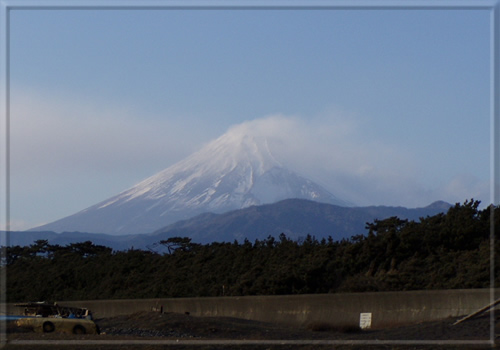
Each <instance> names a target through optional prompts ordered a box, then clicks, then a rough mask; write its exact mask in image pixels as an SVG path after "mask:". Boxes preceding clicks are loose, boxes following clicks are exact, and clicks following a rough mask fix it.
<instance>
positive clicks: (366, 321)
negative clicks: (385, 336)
mask: <svg viewBox="0 0 500 350" xmlns="http://www.w3.org/2000/svg"><path fill="white" fill-rule="evenodd" d="M371 326H372V313H371V312H362V313H360V314H359V328H361V329H369V328H371Z"/></svg>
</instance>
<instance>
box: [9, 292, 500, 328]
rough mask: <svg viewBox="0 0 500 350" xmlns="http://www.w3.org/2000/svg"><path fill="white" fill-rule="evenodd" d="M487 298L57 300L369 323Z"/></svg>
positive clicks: (97, 309)
mask: <svg viewBox="0 0 500 350" xmlns="http://www.w3.org/2000/svg"><path fill="white" fill-rule="evenodd" d="M489 303H490V290H489V289H464V290H435V291H408V292H377V293H345V294H344V293H339V294H317V295H280V296H246V297H207V298H166V299H134V300H92V301H66V302H62V301H60V304H64V305H68V306H78V307H87V308H89V309H90V310H92V312H93V314H94V317H95V318H101V317H111V316H117V315H123V314H131V313H134V312H137V311H150V310H152V309H153V308H157V309H158V310H159V308H160V307H161V306H163V311H164V312H177V313H187V312H189V314H190V315H193V316H228V317H237V318H243V319H250V320H258V321H265V322H276V323H285V324H291V325H299V326H304V325H307V324H310V323H315V322H326V323H329V324H331V325H335V326H352V325H359V319H360V313H371V314H372V327H373V328H378V327H385V326H390V325H397V324H412V323H418V322H423V321H432V320H438V319H443V318H447V317H450V316H461V315H467V314H469V313H472V312H474V311H476V310H477V309H479V308H481V307H483V306H485V305H488V304H489ZM10 309H11V310H13V309H12V308H10Z"/></svg>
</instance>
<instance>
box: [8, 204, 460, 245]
mask: <svg viewBox="0 0 500 350" xmlns="http://www.w3.org/2000/svg"><path fill="white" fill-rule="evenodd" d="M450 207H451V205H450V204H448V203H446V202H443V201H436V202H434V203H432V204H430V205H428V206H425V207H421V208H405V207H391V206H368V207H341V206H336V205H331V204H325V203H319V202H314V201H310V200H304V199H287V200H283V201H280V202H277V203H273V204H265V205H260V206H251V207H248V208H244V209H239V210H234V211H229V212H226V213H222V214H214V213H203V214H200V215H198V216H196V217H194V218H191V219H188V220H181V221H178V222H176V223H173V224H171V225H168V226H166V227H164V228H162V229H159V230H157V231H156V232H153V233H149V234H135V235H122V236H116V235H106V234H98V233H84V232H83V233H82V232H64V233H59V234H58V233H54V232H47V231H46V232H33V231H26V232H14V233H12V234H11V235H10V244H11V245H29V244H32V243H33V242H34V241H35V240H37V239H47V240H49V242H50V243H51V244H59V245H66V244H70V243H76V242H81V241H86V240H90V241H92V242H93V243H94V244H99V245H105V246H109V247H112V248H113V249H115V250H126V249H131V248H134V249H150V248H151V247H153V246H154V245H155V244H157V243H158V242H159V241H161V240H166V239H168V238H171V237H178V236H181V237H189V238H191V239H192V240H193V242H196V243H213V242H223V241H225V242H233V241H234V240H237V241H240V242H242V241H243V240H245V239H248V240H249V241H255V240H256V239H259V240H262V239H265V238H267V237H268V236H274V237H278V235H279V234H281V233H285V234H286V235H287V236H288V237H290V238H292V239H294V240H298V239H300V238H301V237H305V236H306V235H307V234H310V235H313V236H315V237H316V238H317V239H322V238H328V237H332V238H333V239H334V240H341V239H344V238H345V239H348V238H350V237H352V236H353V235H359V234H366V228H365V225H366V223H367V222H373V221H374V220H376V219H379V220H383V219H385V218H388V217H392V216H398V217H399V218H401V219H408V220H415V221H417V220H418V219H419V218H420V217H426V216H433V215H436V214H439V213H445V212H446V211H447V209H449V208H450Z"/></svg>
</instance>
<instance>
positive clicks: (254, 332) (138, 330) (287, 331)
mask: <svg viewBox="0 0 500 350" xmlns="http://www.w3.org/2000/svg"><path fill="white" fill-rule="evenodd" d="M456 320H457V318H448V319H445V320H441V321H434V322H425V323H421V324H416V325H410V326H399V327H398V326H393V327H388V328H385V329H373V330H363V331H362V330H360V329H359V328H357V327H333V326H331V325H329V324H328V323H324V322H322V323H321V324H310V325H307V326H306V327H304V328H299V327H292V326H286V325H278V324H272V323H266V322H258V321H251V320H243V319H237V318H231V317H197V316H190V315H186V314H176V313H163V314H160V313H157V312H138V313H135V314H132V315H126V316H117V317H112V318H105V319H101V320H96V323H97V324H98V325H99V327H100V329H101V332H103V333H105V334H111V335H126V336H139V337H167V338H200V339H280V340H281V339H292V340H293V339H361V340H363V339H367V340H368V339H378V340H488V339H490V315H489V314H484V315H482V316H480V317H476V318H474V319H471V320H468V321H467V322H463V323H461V324H458V325H453V323H454V322H455V321H456ZM498 320H499V317H498V316H496V321H498ZM496 323H497V324H498V322H496ZM497 332H499V333H500V329H498V327H497Z"/></svg>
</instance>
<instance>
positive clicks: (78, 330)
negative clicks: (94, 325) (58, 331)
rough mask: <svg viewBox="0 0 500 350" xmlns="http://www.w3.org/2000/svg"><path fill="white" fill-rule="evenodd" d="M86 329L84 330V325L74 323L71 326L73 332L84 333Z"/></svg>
mask: <svg viewBox="0 0 500 350" xmlns="http://www.w3.org/2000/svg"><path fill="white" fill-rule="evenodd" d="M85 333H87V331H85V327H83V326H80V325H76V326H75V327H73V334H85Z"/></svg>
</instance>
